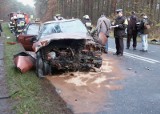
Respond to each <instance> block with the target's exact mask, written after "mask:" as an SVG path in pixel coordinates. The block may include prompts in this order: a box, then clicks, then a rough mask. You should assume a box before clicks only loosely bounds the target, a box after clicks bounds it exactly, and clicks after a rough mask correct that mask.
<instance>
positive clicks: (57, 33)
mask: <svg viewBox="0 0 160 114" xmlns="http://www.w3.org/2000/svg"><path fill="white" fill-rule="evenodd" d="M30 41H33V42H35V43H34V44H33V46H32V48H33V50H34V52H35V54H36V59H35V67H36V74H37V76H38V77H45V76H46V75H52V74H54V73H55V71H57V70H72V71H77V70H90V69H92V68H100V67H101V65H102V58H101V54H102V52H101V48H100V45H99V44H98V43H96V42H95V41H94V39H93V38H92V37H91V36H90V34H89V33H88V31H87V29H86V27H85V26H84V25H83V23H82V22H81V21H80V20H79V19H67V20H60V21H50V22H46V23H44V24H43V26H42V29H41V30H40V32H39V35H38V36H37V37H36V39H35V38H33V39H32V38H31V39H30ZM17 57H18V56H16V58H17ZM17 62H18V61H17ZM16 66H17V65H16ZM22 66H23V64H22ZM19 69H20V68H19Z"/></svg>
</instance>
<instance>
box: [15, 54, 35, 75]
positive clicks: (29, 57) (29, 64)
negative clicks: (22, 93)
mask: <svg viewBox="0 0 160 114" xmlns="http://www.w3.org/2000/svg"><path fill="white" fill-rule="evenodd" d="M35 56H36V54H35V53H34V52H20V53H18V54H16V55H14V58H13V60H14V64H15V66H16V68H17V69H19V70H20V72H21V73H26V72H27V71H29V70H31V69H33V68H35V63H36V58H35Z"/></svg>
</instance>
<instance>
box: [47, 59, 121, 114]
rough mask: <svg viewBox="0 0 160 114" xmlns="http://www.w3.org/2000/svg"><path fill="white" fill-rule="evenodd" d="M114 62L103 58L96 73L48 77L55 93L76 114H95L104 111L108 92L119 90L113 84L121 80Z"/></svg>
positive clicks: (116, 85)
mask: <svg viewBox="0 0 160 114" xmlns="http://www.w3.org/2000/svg"><path fill="white" fill-rule="evenodd" d="M116 64H117V63H116V61H115V60H113V59H106V57H105V56H103V65H102V68H101V69H100V70H99V71H97V72H69V73H63V74H57V75H54V76H48V77H47V79H48V80H49V81H50V83H51V84H52V85H53V86H54V87H55V88H56V91H57V93H58V94H59V95H60V96H61V97H62V99H63V100H64V101H65V102H66V103H67V105H68V106H69V107H70V108H71V109H72V111H73V112H74V113H76V114H84V113H87V114H95V113H98V112H101V111H103V110H108V109H106V106H105V105H106V102H107V101H108V99H107V98H108V97H109V96H108V94H107V93H108V92H109V91H113V90H120V89H122V88H123V86H122V85H118V84H116V83H115V81H116V80H122V79H123V73H122V72H121V71H120V70H119V69H118V68H117V67H116Z"/></svg>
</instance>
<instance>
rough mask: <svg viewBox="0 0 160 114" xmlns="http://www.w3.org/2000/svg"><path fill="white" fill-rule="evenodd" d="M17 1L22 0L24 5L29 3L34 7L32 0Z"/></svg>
mask: <svg viewBox="0 0 160 114" xmlns="http://www.w3.org/2000/svg"><path fill="white" fill-rule="evenodd" d="M17 1H18V2H22V3H23V4H24V5H30V6H32V7H34V0H17Z"/></svg>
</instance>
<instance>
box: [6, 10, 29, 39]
mask: <svg viewBox="0 0 160 114" xmlns="http://www.w3.org/2000/svg"><path fill="white" fill-rule="evenodd" d="M8 16H9V19H10V22H9V28H10V30H11V32H13V33H14V34H15V35H16V37H18V35H19V34H20V33H21V32H22V30H23V29H24V27H25V25H26V24H28V23H29V15H28V14H26V13H22V12H12V13H10V14H9V15H8Z"/></svg>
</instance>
